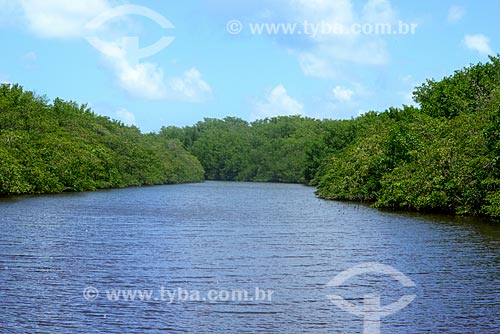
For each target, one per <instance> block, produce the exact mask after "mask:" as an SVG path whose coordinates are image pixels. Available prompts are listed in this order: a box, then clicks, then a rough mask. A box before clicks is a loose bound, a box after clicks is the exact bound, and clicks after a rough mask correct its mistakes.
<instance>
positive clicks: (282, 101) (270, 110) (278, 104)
mask: <svg viewBox="0 0 500 334" xmlns="http://www.w3.org/2000/svg"><path fill="white" fill-rule="evenodd" d="M303 109H304V106H303V105H302V103H300V102H298V101H297V100H295V99H294V98H292V97H291V96H289V95H288V92H287V91H286V89H285V87H283V85H282V84H279V85H278V86H276V87H275V88H273V89H272V90H271V91H270V92H269V94H268V95H267V97H266V98H265V99H264V101H260V102H258V103H256V104H255V113H254V114H252V115H251V120H255V119H261V118H266V117H276V116H285V115H299V114H301V113H302V111H303Z"/></svg>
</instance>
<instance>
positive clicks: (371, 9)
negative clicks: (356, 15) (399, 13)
mask: <svg viewBox="0 0 500 334" xmlns="http://www.w3.org/2000/svg"><path fill="white" fill-rule="evenodd" d="M363 20H364V21H365V22H370V23H392V22H395V21H396V12H395V11H394V9H393V8H392V7H391V4H390V2H389V1H388V0H369V1H368V2H367V3H366V4H365V5H364V7H363Z"/></svg>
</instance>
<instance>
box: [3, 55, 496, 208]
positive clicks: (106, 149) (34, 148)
mask: <svg viewBox="0 0 500 334" xmlns="http://www.w3.org/2000/svg"><path fill="white" fill-rule="evenodd" d="M414 100H415V102H416V103H417V104H418V107H413V106H402V107H401V108H389V109H388V110H386V111H383V112H375V111H371V112H368V113H366V114H364V115H362V116H359V117H357V118H355V119H351V120H318V119H312V118H307V117H301V116H280V117H275V118H266V119H263V120H257V121H255V122H252V123H249V122H246V121H244V120H242V119H239V118H235V117H226V118H224V119H212V118H206V119H205V120H204V121H201V122H198V123H197V124H195V125H193V126H186V127H183V128H179V127H173V126H168V127H163V128H162V129H161V130H160V132H159V133H157V134H156V133H150V134H142V133H141V132H140V131H139V129H137V128H136V127H129V126H125V125H123V124H121V123H120V122H117V121H113V120H110V119H109V118H107V117H102V116H98V115H96V114H94V113H93V112H92V111H91V110H89V109H88V108H87V107H86V106H85V105H81V106H80V105H77V104H76V103H74V102H65V101H62V100H60V99H55V100H54V101H53V102H49V101H48V99H47V98H45V97H38V96H36V95H35V94H34V93H32V92H27V91H24V90H23V89H22V88H21V87H20V86H18V85H3V86H1V91H0V194H21V193H48V192H61V191H82V190H93V189H98V188H110V187H124V186H129V185H145V184H165V183H176V182H189V181H199V180H201V179H203V178H205V179H208V180H229V181H262V182H291V183H305V184H309V185H313V186H316V187H317V195H318V196H320V197H321V198H325V199H335V200H352V201H364V202H370V203H373V205H374V206H376V207H384V208H393V209H404V210H419V211H437V212H445V213H451V214H464V215H480V216H491V217H500V58H498V57H490V61H489V62H487V63H484V64H483V63H480V64H477V65H471V66H469V67H467V68H464V69H462V70H459V71H456V72H455V73H454V74H453V75H451V76H449V77H446V78H443V79H442V80H439V81H436V80H428V81H427V82H425V83H424V84H422V85H421V86H420V87H417V88H416V89H415V91H414ZM200 163H201V164H200ZM203 173H204V175H203Z"/></svg>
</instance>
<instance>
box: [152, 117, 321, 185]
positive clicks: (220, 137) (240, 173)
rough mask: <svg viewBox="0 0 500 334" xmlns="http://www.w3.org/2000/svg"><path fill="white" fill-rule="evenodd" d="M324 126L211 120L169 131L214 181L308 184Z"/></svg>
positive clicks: (290, 120)
mask: <svg viewBox="0 0 500 334" xmlns="http://www.w3.org/2000/svg"><path fill="white" fill-rule="evenodd" d="M320 126H321V122H320V121H318V120H314V119H310V118H302V117H299V116H281V117H275V118H271V119H264V120H257V121H255V122H253V123H251V124H249V123H248V122H246V121H244V120H242V119H239V118H235V117H226V118H224V119H223V120H219V119H211V118H206V119H205V120H204V121H203V122H198V123H197V124H196V125H194V126H191V127H184V128H182V129H179V128H174V127H163V128H162V129H161V131H160V136H163V137H164V138H177V139H178V140H179V141H181V142H182V143H184V145H185V146H186V148H187V149H188V150H189V151H190V152H191V153H192V154H194V155H195V156H196V157H197V158H198V159H199V160H200V162H201V164H202V165H203V168H204V169H205V177H206V178H207V179H209V180H227V181H261V182H265V181H270V182H305V168H306V167H305V165H306V159H307V152H308V150H310V148H311V147H312V144H313V140H312V139H313V138H316V137H317V135H316V132H317V129H318V128H319V127H320Z"/></svg>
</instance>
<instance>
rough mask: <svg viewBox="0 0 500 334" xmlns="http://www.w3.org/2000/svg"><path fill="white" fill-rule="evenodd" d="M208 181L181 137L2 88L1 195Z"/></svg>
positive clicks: (13, 87) (20, 90) (7, 86)
mask: <svg viewBox="0 0 500 334" xmlns="http://www.w3.org/2000/svg"><path fill="white" fill-rule="evenodd" d="M201 180H203V168H202V167H201V165H200V163H199V161H198V160H197V159H196V158H195V157H193V156H192V155H191V154H189V153H188V152H187V151H186V150H185V149H184V147H183V146H182V144H181V143H180V142H179V141H178V140H175V139H171V140H167V139H165V138H164V137H161V136H159V135H157V134H142V133H141V132H140V131H139V129H138V128H137V127H134V126H125V125H124V124H122V123H120V122H118V121H115V120H111V119H109V118H108V117H103V116H98V115H96V114H95V113H93V112H92V111H91V110H90V109H89V108H88V107H87V106H86V105H78V104H77V103H75V102H71V101H63V100H61V99H59V98H57V99H55V100H54V101H53V102H50V101H49V100H48V99H47V98H46V97H44V96H37V95H35V94H34V93H33V92H30V91H25V90H24V89H23V88H22V87H21V86H19V85H10V84H3V85H1V86H0V194H1V195H12V194H39V193H59V192H64V191H85V190H95V189H102V188H118V187H126V186H140V185H154V184H167V183H179V182H191V181H201Z"/></svg>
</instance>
